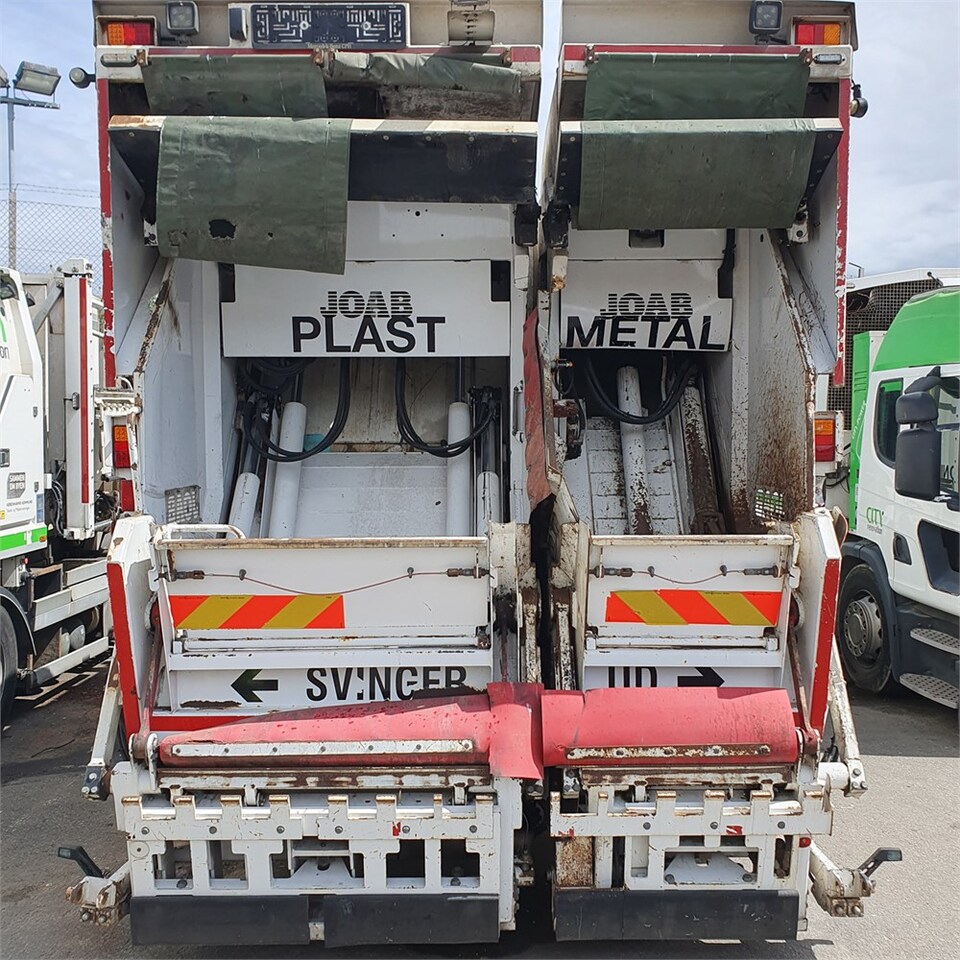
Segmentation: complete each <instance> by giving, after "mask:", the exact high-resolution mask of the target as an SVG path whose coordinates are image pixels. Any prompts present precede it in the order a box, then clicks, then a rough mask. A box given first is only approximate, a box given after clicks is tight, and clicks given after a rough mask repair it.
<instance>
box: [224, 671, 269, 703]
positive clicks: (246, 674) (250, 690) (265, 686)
mask: <svg viewBox="0 0 960 960" xmlns="http://www.w3.org/2000/svg"><path fill="white" fill-rule="evenodd" d="M259 675H260V671H259V670H244V671H243V673H241V674H240V676H239V677H237V679H236V680H234V681H233V683H231V684H230V686H231V687H233V689H234V690H236V691H237V693H239V694H240V696H241V697H243V699H244V700H246V701H247V703H263V700H262V699H261V698H260V697H258V696H257V691H258V690H279V689H280V683H279V681H277V680H258V679H257V677H258V676H259Z"/></svg>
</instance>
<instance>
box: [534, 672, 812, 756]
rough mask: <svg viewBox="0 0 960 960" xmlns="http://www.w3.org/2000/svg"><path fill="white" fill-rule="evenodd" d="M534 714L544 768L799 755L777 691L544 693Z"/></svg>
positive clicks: (784, 699) (785, 703)
mask: <svg viewBox="0 0 960 960" xmlns="http://www.w3.org/2000/svg"><path fill="white" fill-rule="evenodd" d="M541 712H542V714H543V761H544V764H545V765H546V766H548V767H555V766H597V767H609V766H629V767H637V766H664V765H667V766H695V765H699V766H703V765H705V764H711V765H712V764H723V765H728V764H732V765H737V764H741V765H743V764H757V763H763V764H768V763H793V762H795V761H796V759H797V756H798V754H799V742H798V739H797V729H796V726H795V724H794V719H793V710H792V708H791V706H790V700H789V697H788V696H787V692H786V690H780V689H773V690H766V689H763V690H754V689H749V688H737V689H734V688H731V689H727V690H723V689H719V688H716V687H702V688H701V687H654V688H650V689H647V688H643V689H637V688H633V689H614V690H589V691H587V692H586V693H580V692H576V691H571V692H567V691H561V690H552V691H548V692H546V693H544V695H543V698H542V701H541Z"/></svg>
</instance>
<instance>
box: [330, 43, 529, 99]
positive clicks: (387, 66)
mask: <svg viewBox="0 0 960 960" xmlns="http://www.w3.org/2000/svg"><path fill="white" fill-rule="evenodd" d="M328 75H329V77H330V80H331V81H332V82H334V83H337V82H339V83H372V84H376V85H378V86H384V87H419V88H421V89H433V90H464V91H468V92H470V93H486V94H493V95H496V96H502V97H515V96H517V95H519V93H520V73H519V71H517V70H513V69H511V68H510V67H503V66H500V65H499V64H493V63H483V62H481V61H477V60H465V59H463V58H462V57H456V58H455V57H440V56H436V55H433V56H425V55H423V54H415V53H341V52H339V51H338V52H337V54H336V57H335V58H334V60H333V61H332V63H331V64H330V66H329V68H328Z"/></svg>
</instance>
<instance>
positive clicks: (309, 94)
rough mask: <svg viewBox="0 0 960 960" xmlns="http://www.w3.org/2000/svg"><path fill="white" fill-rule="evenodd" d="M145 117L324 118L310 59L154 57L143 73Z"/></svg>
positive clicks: (320, 87)
mask: <svg viewBox="0 0 960 960" xmlns="http://www.w3.org/2000/svg"><path fill="white" fill-rule="evenodd" d="M142 72H143V85H144V87H145V89H146V91H147V99H148V101H149V102H150V112H151V113H153V114H157V115H172V116H216V117H325V116H326V115H327V93H326V87H325V86H324V81H323V74H322V73H321V72H320V68H319V67H318V66H317V65H316V64H315V63H314V62H313V58H312V57H297V56H286V57H276V56H261V55H259V54H258V55H257V56H244V55H234V56H230V57H212V56H211V57H187V56H169V57H154V58H152V59H151V60H150V63H149V65H148V66H145V67H144V68H143V71H142Z"/></svg>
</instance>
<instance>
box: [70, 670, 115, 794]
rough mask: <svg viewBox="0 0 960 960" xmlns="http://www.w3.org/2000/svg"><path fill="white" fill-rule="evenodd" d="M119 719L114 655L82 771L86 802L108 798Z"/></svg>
mask: <svg viewBox="0 0 960 960" xmlns="http://www.w3.org/2000/svg"><path fill="white" fill-rule="evenodd" d="M120 715H121V708H120V669H119V667H118V666H117V656H116V654H114V655H113V658H112V659H111V661H110V670H109V672H108V673H107V685H106V688H105V689H104V692H103V700H102V701H101V703H100V718H99V720H98V721H97V731H96V733H95V734H94V737H93V748H92V749H91V751H90V762H89V763H88V764H87V769H86V770H85V771H84V774H83V786H82V787H81V788H80V792H81V793H82V794H83V795H84V796H85V797H86V798H87V799H88V800H106V799H107V797H108V796H110V770H111V768H112V767H113V760H114V754H115V753H116V749H117V734H118V732H119V729H120Z"/></svg>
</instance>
